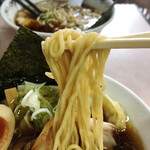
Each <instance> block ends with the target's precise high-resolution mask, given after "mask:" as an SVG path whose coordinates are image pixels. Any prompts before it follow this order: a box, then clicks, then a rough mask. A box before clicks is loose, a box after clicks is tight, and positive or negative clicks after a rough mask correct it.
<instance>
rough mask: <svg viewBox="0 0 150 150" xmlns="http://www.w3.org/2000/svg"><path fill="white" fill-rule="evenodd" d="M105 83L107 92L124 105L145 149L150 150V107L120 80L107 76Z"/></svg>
mask: <svg viewBox="0 0 150 150" xmlns="http://www.w3.org/2000/svg"><path fill="white" fill-rule="evenodd" d="M105 83H106V90H105V93H107V94H108V95H109V96H110V97H111V98H112V99H113V100H115V101H117V102H119V104H120V105H121V106H122V107H123V109H124V110H125V112H126V113H127V115H128V116H129V118H130V121H131V123H132V125H133V128H134V129H135V132H136V133H137V134H138V135H139V137H140V139H141V141H142V144H143V146H144V150H149V142H150V138H149V137H150V108H149V107H148V106H147V105H146V104H145V103H143V101H142V100H141V99H140V98H139V97H138V96H137V95H136V94H135V93H133V92H132V91H131V90H130V89H128V88H127V87H125V86H124V85H123V84H121V83H119V82H118V81H116V80H114V79H112V78H110V77H108V76H105Z"/></svg>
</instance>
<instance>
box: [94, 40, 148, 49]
mask: <svg viewBox="0 0 150 150" xmlns="http://www.w3.org/2000/svg"><path fill="white" fill-rule="evenodd" d="M109 48H110V49H125V48H150V38H116V39H111V38H110V39H109V38H108V39H105V40H103V41H100V42H98V43H96V44H95V46H94V49H109Z"/></svg>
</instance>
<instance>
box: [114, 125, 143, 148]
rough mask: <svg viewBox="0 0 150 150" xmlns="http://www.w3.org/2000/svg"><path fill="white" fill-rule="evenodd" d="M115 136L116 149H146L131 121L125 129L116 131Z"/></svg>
mask: <svg viewBox="0 0 150 150" xmlns="http://www.w3.org/2000/svg"><path fill="white" fill-rule="evenodd" d="M114 138H115V140H116V142H117V146H116V147H115V148H114V150H144V146H143V144H142V141H141V139H140V137H139V135H138V133H137V131H136V130H135V129H134V127H133V126H132V125H131V123H127V127H126V130H125V131H118V133H114Z"/></svg>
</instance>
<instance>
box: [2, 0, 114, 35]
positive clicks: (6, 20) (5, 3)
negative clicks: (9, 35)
mask: <svg viewBox="0 0 150 150" xmlns="http://www.w3.org/2000/svg"><path fill="white" fill-rule="evenodd" d="M9 2H10V0H5V1H4V2H3V3H2V5H1V10H0V11H1V16H2V18H3V19H4V21H5V22H6V23H7V24H8V25H9V26H11V27H12V28H14V29H15V30H18V29H19V26H17V25H15V24H14V23H12V22H11V21H9V19H8V18H7V15H6V13H5V9H6V7H8V4H9ZM114 13H115V7H113V11H112V14H111V16H110V17H109V19H108V20H107V21H106V22H105V23H103V24H101V25H100V26H97V27H94V28H92V29H89V30H85V31H83V32H85V33H87V32H95V30H98V29H99V28H100V29H103V27H104V26H106V25H107V24H108V23H109V22H111V21H112V19H113V17H114ZM32 31H33V32H35V33H36V34H38V35H40V36H42V37H48V36H51V35H52V34H53V33H48V32H39V31H34V30H32Z"/></svg>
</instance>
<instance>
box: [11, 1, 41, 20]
mask: <svg viewBox="0 0 150 150" xmlns="http://www.w3.org/2000/svg"><path fill="white" fill-rule="evenodd" d="M13 1H15V2H16V3H18V4H19V5H21V6H22V7H23V8H24V9H26V10H27V11H29V12H30V13H31V14H33V15H34V16H36V17H38V16H39V14H40V13H42V11H41V10H40V9H39V8H38V7H36V6H35V5H34V4H33V3H32V2H31V1H29V0H25V1H26V2H27V3H28V4H29V5H30V6H31V7H32V9H31V8H30V7H29V6H27V5H26V4H25V3H23V2H22V1H21V0H13Z"/></svg>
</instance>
